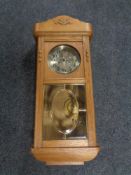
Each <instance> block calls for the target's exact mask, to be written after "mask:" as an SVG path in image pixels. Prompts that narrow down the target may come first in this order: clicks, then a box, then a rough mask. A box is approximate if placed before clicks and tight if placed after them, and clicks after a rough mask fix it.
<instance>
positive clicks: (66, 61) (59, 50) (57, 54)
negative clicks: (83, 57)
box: [48, 45, 80, 74]
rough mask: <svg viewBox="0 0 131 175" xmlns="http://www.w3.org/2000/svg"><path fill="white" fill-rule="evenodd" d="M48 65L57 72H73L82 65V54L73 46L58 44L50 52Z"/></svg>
mask: <svg viewBox="0 0 131 175" xmlns="http://www.w3.org/2000/svg"><path fill="white" fill-rule="evenodd" d="M48 65H49V68H50V69H51V70H53V71H55V72H58V73H62V74H67V73H71V72H73V71H74V70H76V69H77V68H78V67H79V65H80V54H79V53H78V51H77V50H76V49H75V48H74V47H72V46H69V45H59V46H56V47H54V48H53V49H52V50H51V51H50V52H49V55H48Z"/></svg>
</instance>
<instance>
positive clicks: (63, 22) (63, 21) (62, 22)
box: [54, 16, 72, 25]
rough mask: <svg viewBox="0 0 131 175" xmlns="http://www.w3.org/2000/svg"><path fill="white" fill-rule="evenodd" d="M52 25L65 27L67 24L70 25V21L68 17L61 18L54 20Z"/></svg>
mask: <svg viewBox="0 0 131 175" xmlns="http://www.w3.org/2000/svg"><path fill="white" fill-rule="evenodd" d="M54 23H55V24H60V25H67V24H72V20H71V18H70V17H67V16H63V17H60V18H56V19H54Z"/></svg>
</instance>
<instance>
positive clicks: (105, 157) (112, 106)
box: [0, 0, 131, 175]
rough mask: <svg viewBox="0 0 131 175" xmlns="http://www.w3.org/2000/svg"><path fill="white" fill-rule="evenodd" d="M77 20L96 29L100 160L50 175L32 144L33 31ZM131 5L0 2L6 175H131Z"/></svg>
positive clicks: (95, 0) (0, 170) (0, 138)
mask: <svg viewBox="0 0 131 175" xmlns="http://www.w3.org/2000/svg"><path fill="white" fill-rule="evenodd" d="M63 14H65V15H70V16H73V17H75V18H79V19H80V20H83V21H88V22H91V23H92V24H93V26H94V37H93V40H92V66H93V82H94V97H95V108H96V123H97V140H98V144H99V145H100V146H101V152H100V154H99V156H98V157H97V158H96V159H95V160H93V161H91V162H88V163H86V164H85V166H61V167H56V166H54V167H48V166H45V165H44V164H43V163H41V162H39V161H37V160H35V159H34V158H33V156H32V155H31V154H30V147H31V145H32V142H33V126H34V92H35V78H34V77H35V66H36V65H35V63H36V62H35V48H36V45H35V41H34V38H33V36H32V29H33V25H34V24H35V23H36V22H38V21H44V20H46V19H48V18H52V17H54V16H57V15H63ZM130 80H131V0H21V1H18V0H12V1H10V0H3V1H2V0H0V175H45V174H49V175H73V174H74V175H86V174H88V175H131V108H130V107H131V100H130V97H131V81H130Z"/></svg>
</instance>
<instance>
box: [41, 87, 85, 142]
mask: <svg viewBox="0 0 131 175" xmlns="http://www.w3.org/2000/svg"><path fill="white" fill-rule="evenodd" d="M86 114H87V113H86V101H85V86H84V85H67V84H66V85H45V87H44V111H43V139H44V140H51V139H53V140H60V139H82V138H86Z"/></svg>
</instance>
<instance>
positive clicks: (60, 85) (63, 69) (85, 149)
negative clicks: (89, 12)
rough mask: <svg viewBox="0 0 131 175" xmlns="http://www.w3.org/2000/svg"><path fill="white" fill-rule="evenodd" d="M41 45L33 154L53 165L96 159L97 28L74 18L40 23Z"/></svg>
mask: <svg viewBox="0 0 131 175" xmlns="http://www.w3.org/2000/svg"><path fill="white" fill-rule="evenodd" d="M35 36H36V38H37V43H38V47H37V49H38V51H37V53H38V54H37V77H36V106H35V130H34V145H33V148H32V153H33V155H34V156H35V157H36V158H37V159H38V160H41V161H43V162H45V163H46V164H48V165H72V164H73V165H78V164H79V165H80V164H81V165H83V164H84V162H85V161H89V160H92V159H94V158H95V157H96V156H97V154H98V152H99V147H98V146H97V143H96V131H95V111H94V99H93V86H92V72H91V61H90V39H91V36H92V26H91V24H90V23H85V22H81V21H79V20H77V19H74V18H72V17H69V16H58V17H55V18H53V19H50V20H47V21H45V22H42V23H36V25H35Z"/></svg>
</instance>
